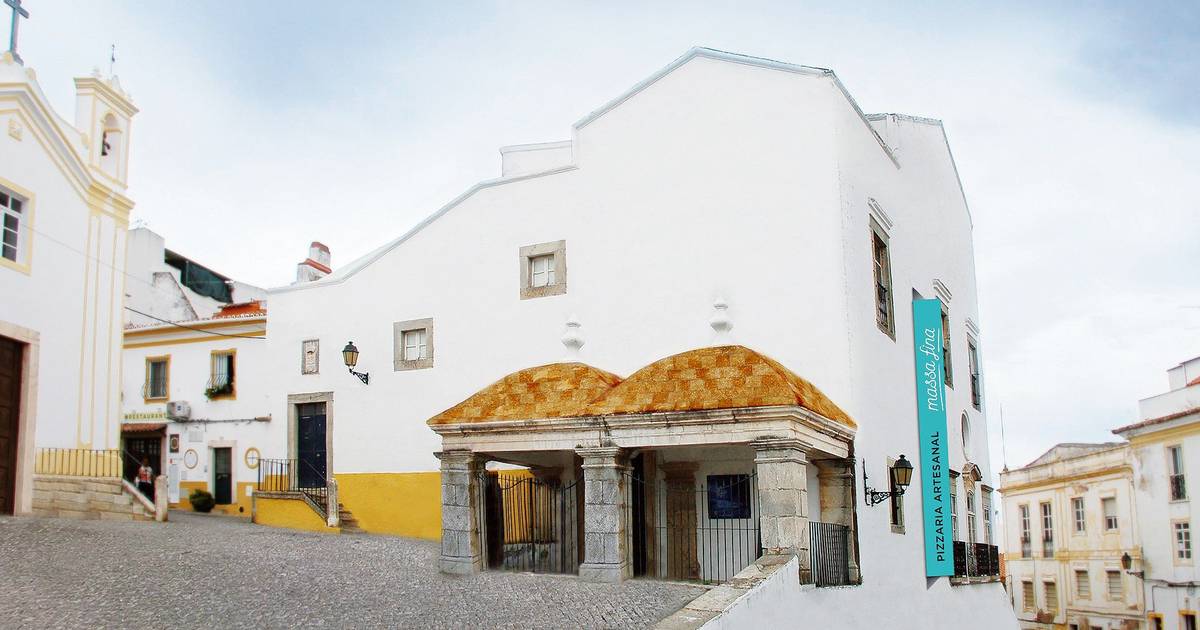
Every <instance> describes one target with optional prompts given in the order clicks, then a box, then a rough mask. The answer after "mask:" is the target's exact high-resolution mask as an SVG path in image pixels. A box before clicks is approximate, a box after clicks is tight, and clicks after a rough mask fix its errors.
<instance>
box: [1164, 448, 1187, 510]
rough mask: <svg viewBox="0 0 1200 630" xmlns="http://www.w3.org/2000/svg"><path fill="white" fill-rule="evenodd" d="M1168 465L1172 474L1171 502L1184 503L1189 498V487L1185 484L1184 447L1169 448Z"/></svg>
mask: <svg viewBox="0 0 1200 630" xmlns="http://www.w3.org/2000/svg"><path fill="white" fill-rule="evenodd" d="M1167 465H1168V466H1170V472H1171V500H1172V501H1182V500H1184V499H1186V498H1187V485H1186V484H1184V482H1183V447H1182V446H1168V447H1167Z"/></svg>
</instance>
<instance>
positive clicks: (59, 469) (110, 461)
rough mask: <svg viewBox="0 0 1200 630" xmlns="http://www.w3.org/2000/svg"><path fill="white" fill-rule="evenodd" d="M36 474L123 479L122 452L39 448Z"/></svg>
mask: <svg viewBox="0 0 1200 630" xmlns="http://www.w3.org/2000/svg"><path fill="white" fill-rule="evenodd" d="M33 472H34V474H38V475H64V476H68V477H105V478H118V479H119V478H120V477H121V451H120V450H118V449H115V448H112V449H83V448H39V449H37V452H36V454H35V460H34V466H33Z"/></svg>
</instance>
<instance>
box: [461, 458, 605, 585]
mask: <svg viewBox="0 0 1200 630" xmlns="http://www.w3.org/2000/svg"><path fill="white" fill-rule="evenodd" d="M479 484H480V487H481V488H482V492H483V497H484V500H483V501H481V502H480V505H479V508H478V509H479V521H480V523H482V524H483V527H482V528H481V534H482V536H481V538H482V543H483V545H482V547H483V548H482V550H481V552H482V554H483V557H484V559H485V562H486V563H487V566H488V568H489V569H504V570H510V571H532V572H534V573H578V572H579V554H580V551H581V549H580V545H579V540H580V526H581V521H580V520H579V509H578V505H579V497H578V492H577V491H578V490H579V488H580V486H578V484H577V483H576V482H571V483H567V484H563V483H561V482H560V481H558V480H557V479H553V480H541V479H537V478H534V477H532V476H530V475H529V474H528V473H519V472H510V473H496V472H491V473H488V472H484V473H483V474H481V475H480V477H479Z"/></svg>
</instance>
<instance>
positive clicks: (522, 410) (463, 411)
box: [429, 363, 621, 424]
mask: <svg viewBox="0 0 1200 630" xmlns="http://www.w3.org/2000/svg"><path fill="white" fill-rule="evenodd" d="M620 382H621V377H619V376H617V375H616V374H611V373H609V372H605V371H604V370H600V369H597V368H594V367H592V366H590V365H586V364H583V363H551V364H549V365H541V366H538V367H533V368H528V369H524V370H521V371H519V372H513V373H512V374H509V375H508V376H505V377H504V378H502V379H500V380H498V381H496V382H495V383H492V384H491V385H488V386H487V387H485V388H483V389H481V390H479V391H478V392H476V393H475V394H474V395H472V396H471V397H470V398H468V399H466V400H464V401H462V402H460V403H458V404H457V405H455V406H453V407H451V408H449V409H447V410H445V411H443V412H442V413H439V414H438V415H436V416H434V417H433V418H430V420H429V424H456V423H460V422H485V421H489V420H531V419H535V418H562V417H566V416H576V415H579V412H580V411H582V410H583V409H584V407H586V406H587V404H588V403H589V402H591V401H593V400H595V399H597V398H599V397H600V396H602V395H604V393H605V392H607V391H608V390H610V389H612V387H613V386H615V385H616V384H617V383H620Z"/></svg>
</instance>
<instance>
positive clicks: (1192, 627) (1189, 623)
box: [1158, 612, 1196, 630]
mask: <svg viewBox="0 0 1200 630" xmlns="http://www.w3.org/2000/svg"><path fill="white" fill-rule="evenodd" d="M1179 626H1180V628H1181V629H1182V630H1196V613H1190V612H1180V613H1179ZM1158 627H1160V628H1161V627H1162V621H1161V617H1160V618H1159V626H1158Z"/></svg>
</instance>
